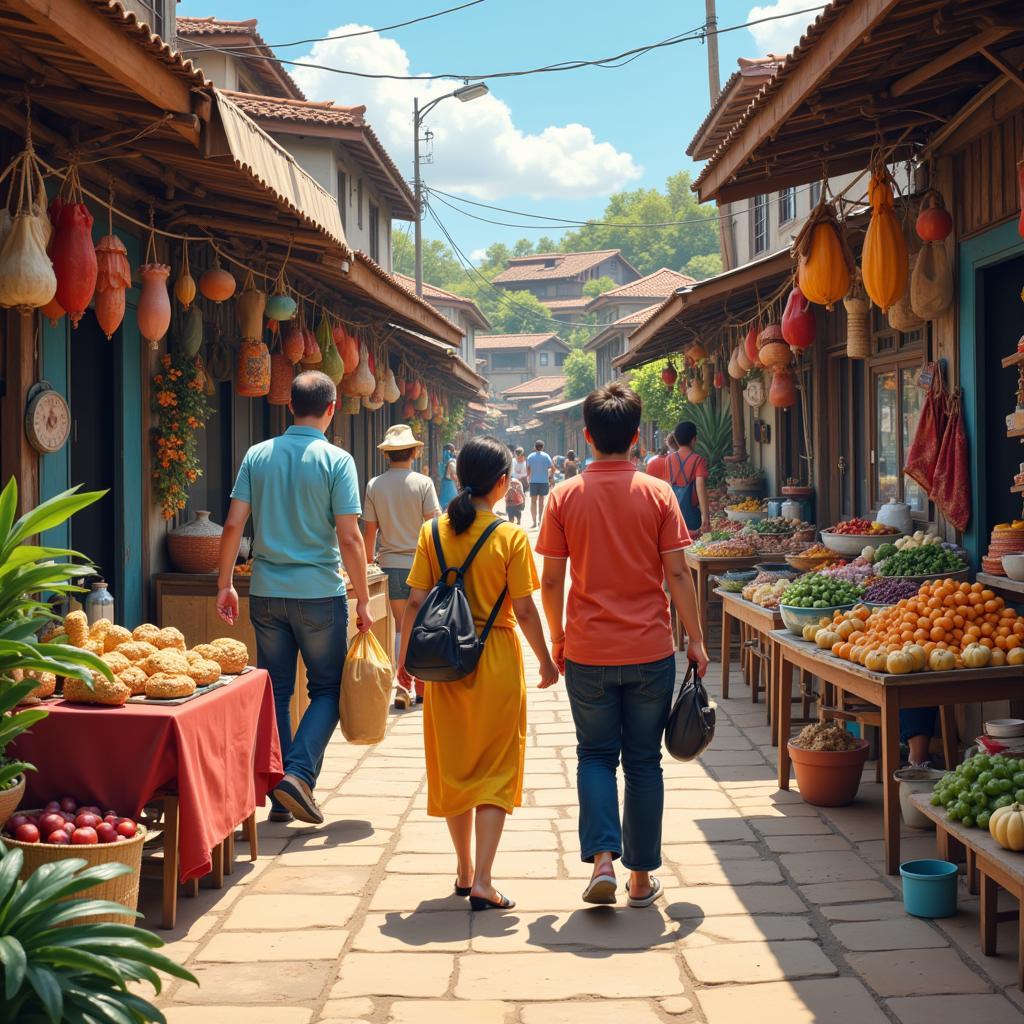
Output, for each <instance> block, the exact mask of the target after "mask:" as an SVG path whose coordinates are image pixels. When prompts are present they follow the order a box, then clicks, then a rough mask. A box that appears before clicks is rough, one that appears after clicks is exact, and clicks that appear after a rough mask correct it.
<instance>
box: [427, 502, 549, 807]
mask: <svg viewBox="0 0 1024 1024" xmlns="http://www.w3.org/2000/svg"><path fill="white" fill-rule="evenodd" d="M496 518H497V517H496V516H495V515H494V514H493V513H492V512H479V511H478V512H477V516H476V519H475V520H474V521H473V525H472V526H471V527H470V528H469V529H468V530H467V531H466V532H465V533H463V534H460V535H458V536H456V534H455V531H454V530H453V529H452V528H451V526H450V525H449V523H448V516H447V515H443V516H441V519H440V523H439V526H440V533H441V546H442V548H443V549H444V556H445V561H446V562H447V563H448V565H449V566H460V565H462V563H463V562H464V561H465V560H466V556H467V555H468V554H469V552H470V549H471V548H472V547H473V545H474V544H475V543H476V541H477V539H478V538H479V536H480V534H481V533H483V531H484V530H485V529H486V528H487V526H488V525H489V524H490V523H492V522H494V520H495V519H496ZM440 575H441V568H440V566H439V565H438V561H437V552H436V551H435V550H434V541H433V538H432V537H431V530H430V523H429V522H428V523H425V524H424V526H423V529H422V530H421V531H420V537H419V545H418V547H417V549H416V559H415V561H414V562H413V566H412V569H411V570H410V572H409V585H410V586H411V587H414V588H415V589H417V590H430V588H431V587H433V586H434V584H435V583H436V582H437V581H438V579H439V578H440ZM505 586H507V587H508V597H507V598H506V599H505V602H504V605H503V607H502V609H501V611H500V612H499V613H498V617H497V619H496V620H495V623H494V628H493V629H492V630H491V632H490V634H489V635H488V637H487V642H486V643H485V644H484V650H483V653H482V654H481V656H480V661H479V662H478V663H477V667H476V672H474V674H473V675H472V676H467V677H466V678H465V679H460V680H457V681H456V682H452V683H430V682H428V683H427V684H426V692H425V694H424V698H423V744H424V748H425V752H426V761H427V813H428V814H432V815H435V816H437V817H444V818H449V817H453V816H455V815H458V814H462V813H464V812H465V811H468V810H471V809H472V808H474V807H480V806H482V805H484V804H491V805H493V806H495V807H501V808H503V809H504V810H505V811H507V812H509V813H511V811H512V809H513V808H514V807H519V806H520V805H521V804H522V796H523V761H524V759H525V757H526V680H525V678H524V675H523V650H522V647H521V646H520V644H519V634H518V633H517V631H516V618H515V615H514V613H513V611H512V599H513V598H519V597H529V596H530V595H531V594H532V593H533V592H534V591H535V590H537V589H538V588H539V587H540V583H539V581H538V579H537V569H536V567H535V566H534V562H533V552H532V551H531V550H530V543H529V540H528V539H527V536H526V532H525V531H524V530H523V529H522V528H521V527H519V526H515V525H513V524H511V523H507V524H505V525H503V526H499V527H498V528H497V529H496V530H495V531H494V532H493V533H492V534H491V536H490V537H489V538H488V540H487V543H486V544H485V545H484V546H483V548H481V550H480V553H479V554H478V555H477V556H476V558H475V559H474V560H473V564H472V566H471V567H470V569H469V572H468V573H467V574H466V596H467V597H468V598H469V604H470V607H471V608H472V609H473V619H474V621H475V622H476V628H477V632H479V631H480V630H482V629H483V627H484V625H485V624H486V622H487V617H488V616H489V615H490V613H491V609H492V608H493V607H494V603H495V601H497V600H498V595H499V594H500V593H501V591H502V588H503V587H505Z"/></svg>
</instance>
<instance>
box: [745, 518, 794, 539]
mask: <svg viewBox="0 0 1024 1024" xmlns="http://www.w3.org/2000/svg"><path fill="white" fill-rule="evenodd" d="M795 529H796V524H795V523H794V522H793V521H792V520H791V519H783V518H782V516H771V517H769V518H768V519H762V520H761V521H760V522H757V523H749V524H748V525H747V526H746V527H744V529H743V532H744V533H748V532H749V533H760V534H768V535H771V536H774V537H779V536H782V537H786V536H789V535H790V534H792V533H793V532H794V531H795Z"/></svg>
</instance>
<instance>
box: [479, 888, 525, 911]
mask: <svg viewBox="0 0 1024 1024" xmlns="http://www.w3.org/2000/svg"><path fill="white" fill-rule="evenodd" d="M498 895H499V896H501V901H500V902H496V901H495V900H489V899H485V898H484V897H483V896H470V897H469V907H470V909H471V910H511V909H512V908H513V907H514V906H515V905H516V901H515V900H510V899H509V898H508V897H507V896H502V895H501V893H500V892H499V893H498Z"/></svg>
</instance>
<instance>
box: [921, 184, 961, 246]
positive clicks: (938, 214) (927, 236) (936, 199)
mask: <svg viewBox="0 0 1024 1024" xmlns="http://www.w3.org/2000/svg"><path fill="white" fill-rule="evenodd" d="M914 228H915V230H916V231H917V237H918V238H920V239H921V241H922V242H942V241H945V240H946V239H947V238H948V237H949V236H950V234H952V231H953V218H952V217H951V216H950V215H949V211H948V210H947V209H946V206H945V204H944V203H943V201H942V196H940V195H939V193H938V192H936V191H935V190H934V189H930V190H929V191H928V192H926V193H925V194H924V198H923V199H922V200H921V210H920V212H919V213H918V215H917V222H916V223H915V225H914Z"/></svg>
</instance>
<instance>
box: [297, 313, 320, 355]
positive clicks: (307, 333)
mask: <svg viewBox="0 0 1024 1024" xmlns="http://www.w3.org/2000/svg"><path fill="white" fill-rule="evenodd" d="M299 330H300V331H301V332H302V365H303V366H305V367H307V368H309V367H313V366H315V367H316V368H317V369H319V368H320V360H321V359H322V358H323V356H322V355H321V353H320V346H319V345H318V344H317V343H316V335H315V334H313V332H312V331H311V330H310V329H309V327H308V326H307V324H306V314H305V310H303V312H302V314H301V315H300V321H299Z"/></svg>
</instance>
